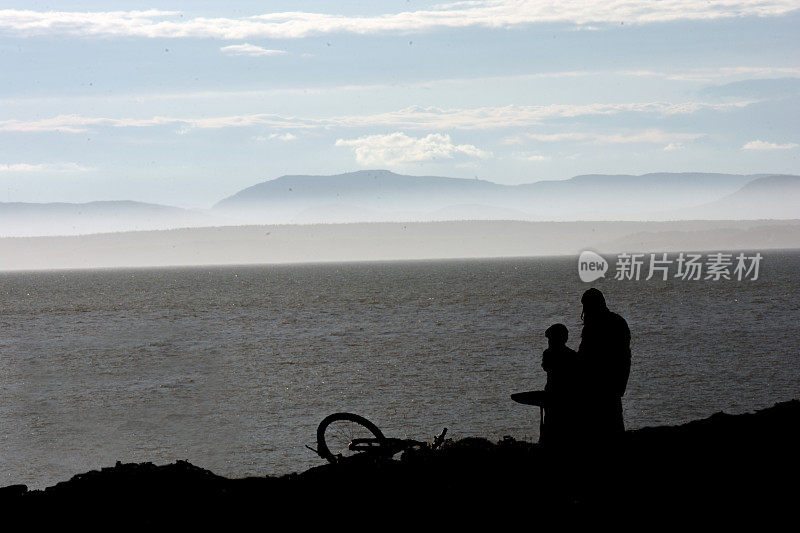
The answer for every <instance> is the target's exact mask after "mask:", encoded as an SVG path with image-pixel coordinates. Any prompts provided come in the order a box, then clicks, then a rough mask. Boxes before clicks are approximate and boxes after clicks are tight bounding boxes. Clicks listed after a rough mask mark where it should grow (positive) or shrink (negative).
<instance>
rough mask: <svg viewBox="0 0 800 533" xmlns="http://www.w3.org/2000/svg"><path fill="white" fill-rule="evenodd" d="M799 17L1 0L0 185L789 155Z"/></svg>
mask: <svg viewBox="0 0 800 533" xmlns="http://www.w3.org/2000/svg"><path fill="white" fill-rule="evenodd" d="M143 6H144V7H143ZM798 27H800V0H724V1H709V2H697V1H696V0H658V1H641V0H626V1H621V0H605V1H598V2H591V1H586V0H562V1H540V0H535V1H511V0H489V1H471V2H450V3H442V2H421V1H417V0H402V1H395V0H390V1H381V2H366V1H360V2H353V1H342V0H340V1H337V2H321V1H319V2H301V1H292V2H289V1H267V2H265V1H259V2H255V1H253V2H247V1H238V2H237V1H229V2H205V1H192V2H181V1H172V2H154V3H152V4H147V5H145V4H142V3H140V2H115V1H111V0H107V1H104V2H93V1H71V2H70V1H64V2H36V1H30V0H28V1H25V2H23V1H19V2H14V1H10V2H9V1H0V72H1V73H2V74H0V201H4V202H12V201H13V202H85V201H92V200H123V199H126V200H138V201H145V202H154V203H163V204H169V205H175V206H181V207H191V208H208V207H210V206H211V205H213V204H214V203H215V202H217V201H218V200H220V199H222V198H224V197H226V196H229V195H231V194H233V193H235V192H236V191H238V190H240V189H242V188H244V187H248V186H250V185H253V184H255V183H259V182H261V181H265V180H268V179H273V178H276V177H278V176H281V175H285V174H337V173H341V172H348V171H354V170H360V169H377V168H381V169H389V170H392V171H394V172H398V173H404V174H414V175H436V176H451V177H462V178H475V177H478V178H480V179H486V180H490V181H494V182H497V183H505V184H517V183H530V182H534V181H539V180H544V179H566V178H569V177H572V176H574V175H579V174H591V173H603V174H642V173H647V172H684V171H686V172H688V171H702V172H725V173H738V174H749V173H793V174H799V173H800V165H798V155H799V154H800V127H799V126H798V124H799V123H800V122H799V119H800V112H799V111H800V32H798V31H797V28H798Z"/></svg>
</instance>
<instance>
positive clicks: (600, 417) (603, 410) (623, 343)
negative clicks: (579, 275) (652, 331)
mask: <svg viewBox="0 0 800 533" xmlns="http://www.w3.org/2000/svg"><path fill="white" fill-rule="evenodd" d="M581 303H582V304H583V313H581V318H582V319H583V330H582V331H581V343H580V346H579V347H578V361H579V365H580V367H581V373H582V388H583V393H582V396H583V401H582V405H583V409H582V410H583V416H582V418H583V422H584V426H585V429H586V430H587V431H589V432H590V433H592V434H593V435H591V436H592V437H599V438H613V437H614V436H618V435H620V434H622V433H623V432H624V431H625V423H624V421H623V418H622V396H623V395H624V394H625V389H626V387H627V386H628V376H629V375H630V371H631V347H630V343H631V332H630V329H629V328H628V323H627V322H625V319H624V318H622V317H621V316H619V315H618V314H616V313H612V312H611V311H609V310H608V307H607V306H606V299H605V297H604V296H603V293H602V292H600V291H599V290H597V289H595V288H591V289H589V290H587V291H586V292H584V293H583V297H581Z"/></svg>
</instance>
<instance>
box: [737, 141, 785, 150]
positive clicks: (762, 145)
mask: <svg viewBox="0 0 800 533" xmlns="http://www.w3.org/2000/svg"><path fill="white" fill-rule="evenodd" d="M797 147H798V144H797V143H786V144H777V143H771V142H767V141H760V140H755V141H750V142H749V143H747V144H745V145H744V146H742V150H791V149H792V148H797Z"/></svg>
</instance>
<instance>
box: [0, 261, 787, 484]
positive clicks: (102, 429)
mask: <svg viewBox="0 0 800 533" xmlns="http://www.w3.org/2000/svg"><path fill="white" fill-rule="evenodd" d="M575 263H576V261H575V258H549V259H548V258H539V259H519V260H492V261H446V262H413V263H360V264H338V265H304V266H260V267H233V268H231V267H208V268H185V269H184V268H182V269H178V268H175V269H153V270H99V271H67V272H27V273H23V272H17V273H0V464H1V465H2V470H1V471H0V485H8V484H11V483H26V484H28V485H30V486H32V487H37V488H38V487H43V486H47V485H52V484H54V483H56V482H58V481H63V480H65V479H68V478H69V477H70V476H72V475H74V474H76V473H80V472H84V471H87V470H89V469H96V468H99V467H102V466H109V465H113V464H114V462H115V461H117V460H121V461H153V462H156V463H165V462H172V461H174V460H176V459H188V460H189V461H191V462H192V463H194V464H197V465H200V466H203V467H206V468H210V469H212V470H213V471H215V472H217V473H219V474H224V475H230V476H243V475H264V474H279V473H286V472H290V471H296V470H302V469H304V468H306V467H309V466H312V465H314V464H319V461H320V460H319V459H318V458H317V457H316V456H315V455H314V454H313V453H312V452H310V451H308V450H306V449H305V448H304V446H303V445H304V444H310V445H313V440H314V433H315V428H316V425H317V423H318V422H319V421H320V420H321V419H322V418H323V417H324V416H325V415H327V414H329V413H331V412H334V411H342V410H348V411H355V412H357V413H361V414H363V415H365V416H367V417H368V418H370V419H372V420H373V421H374V422H376V423H377V424H378V425H379V426H380V427H381V428H382V429H384V433H386V434H387V435H389V436H408V437H414V438H423V439H429V438H431V437H432V436H433V435H435V434H436V433H439V432H440V431H441V429H442V428H443V427H445V426H446V427H448V428H450V432H451V434H453V435H454V436H464V435H476V436H485V437H490V438H500V437H502V436H503V435H513V436H515V437H517V438H527V439H534V438H536V437H537V434H538V412H537V411H535V410H533V409H532V408H526V407H524V406H520V405H517V404H515V403H513V402H511V401H510V400H509V393H510V392H513V391H521V390H530V389H537V388H541V387H542V386H543V385H544V377H545V376H544V373H543V372H542V371H541V368H540V367H539V362H540V356H541V351H542V350H543V348H544V346H545V340H544V337H543V335H542V332H543V331H544V330H545V329H546V328H547V326H548V325H550V324H551V323H553V322H563V323H565V324H566V325H567V326H568V327H569V329H570V332H571V337H570V342H569V344H570V345H571V346H573V347H577V343H578V337H579V333H580V304H579V300H580V295H581V293H582V292H583V291H584V290H585V289H586V288H587V287H588V285H586V284H583V283H581V282H580V281H579V280H578V277H577V273H576V267H575ZM798 272H800V254H798V253H797V252H774V253H767V254H765V259H764V261H763V262H762V265H761V277H760V279H759V280H757V281H741V282H737V281H719V282H711V281H697V282H689V281H671V282H657V281H639V282H635V281H628V282H621V281H615V280H613V279H607V280H601V281H600V282H599V283H597V284H596V285H597V286H599V287H600V288H601V289H602V290H603V291H604V292H605V293H606V297H607V299H608V302H609V306H610V307H611V309H612V310H614V311H617V312H619V313H620V314H621V315H623V316H624V317H625V318H626V319H627V320H628V323H629V324H630V327H631V331H632V335H633V357H634V360H633V370H632V374H631V381H630V384H629V387H628V393H627V395H626V398H625V416H626V423H627V426H628V427H631V428H636V427H642V426H646V425H655V424H665V423H670V424H671V423H680V422H685V421H688V420H691V419H694V418H697V417H704V416H708V415H710V414H712V413H714V412H716V411H720V410H725V411H728V412H741V411H747V410H751V409H754V408H760V407H766V406H769V405H771V404H772V403H774V402H776V401H780V400H786V399H789V398H793V397H798V396H800V394H798V393H799V392H800V355H798V346H800V343H798V340H799V337H800V307H799V306H798V297H799V296H800V291H799V290H798V289H799V288H800V283H798V276H799V275H800V274H799V273H798Z"/></svg>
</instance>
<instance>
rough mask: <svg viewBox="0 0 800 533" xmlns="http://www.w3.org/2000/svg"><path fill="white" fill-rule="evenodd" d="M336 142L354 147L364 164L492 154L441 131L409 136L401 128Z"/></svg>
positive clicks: (488, 155)
mask: <svg viewBox="0 0 800 533" xmlns="http://www.w3.org/2000/svg"><path fill="white" fill-rule="evenodd" d="M336 146H347V147H350V148H352V149H353V151H354V152H355V155H356V161H357V162H358V163H359V164H361V165H364V166H396V165H402V164H404V163H416V162H420V161H432V160H434V159H453V158H454V157H456V156H465V157H477V158H481V159H483V158H486V157H491V155H492V154H491V153H490V152H485V151H483V150H481V149H480V148H477V147H476V146H473V145H471V144H453V142H452V140H451V139H450V136H449V135H442V134H440V133H431V134H429V135H426V136H425V137H410V136H408V135H406V134H405V133H403V132H399V131H398V132H395V133H390V134H388V135H367V136H365V137H359V138H358V139H339V140H337V141H336Z"/></svg>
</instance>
